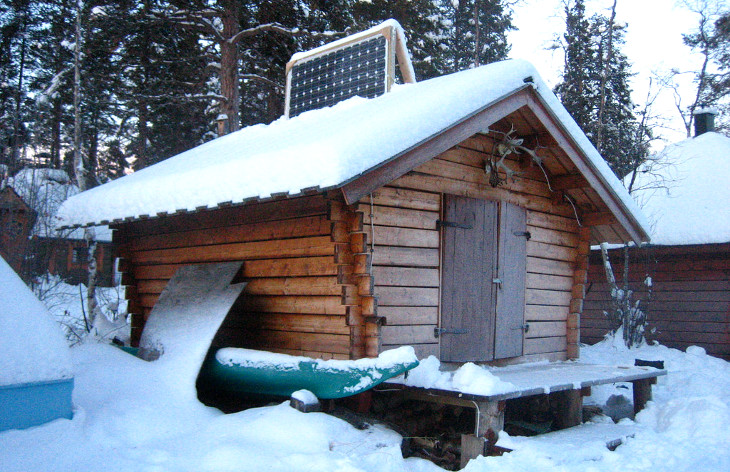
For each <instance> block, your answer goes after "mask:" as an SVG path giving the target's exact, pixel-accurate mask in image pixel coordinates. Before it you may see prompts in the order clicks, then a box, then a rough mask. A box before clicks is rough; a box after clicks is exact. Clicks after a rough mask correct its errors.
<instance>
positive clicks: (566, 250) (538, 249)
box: [527, 241, 578, 262]
mask: <svg viewBox="0 0 730 472" xmlns="http://www.w3.org/2000/svg"><path fill="white" fill-rule="evenodd" d="M527 255H528V256H532V257H541V258H543V259H553V260H557V261H564V262H575V261H576V260H577V258H578V251H577V250H576V249H575V248H572V247H565V246H556V245H554V244H546V243H541V242H537V241H527Z"/></svg>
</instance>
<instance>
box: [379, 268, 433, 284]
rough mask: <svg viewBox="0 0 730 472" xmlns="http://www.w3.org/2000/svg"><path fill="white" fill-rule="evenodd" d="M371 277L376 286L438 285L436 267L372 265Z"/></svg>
mask: <svg viewBox="0 0 730 472" xmlns="http://www.w3.org/2000/svg"><path fill="white" fill-rule="evenodd" d="M373 277H374V279H375V285H377V286H385V285H390V286H399V287H438V286H439V271H438V269H426V268H414V267H387V266H375V267H373Z"/></svg>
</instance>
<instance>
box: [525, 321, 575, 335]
mask: <svg viewBox="0 0 730 472" xmlns="http://www.w3.org/2000/svg"><path fill="white" fill-rule="evenodd" d="M566 331H567V327H566V325H565V322H564V321H533V322H531V323H530V329H529V330H528V331H527V333H526V334H525V338H526V339H530V338H546V337H554V336H565V333H566Z"/></svg>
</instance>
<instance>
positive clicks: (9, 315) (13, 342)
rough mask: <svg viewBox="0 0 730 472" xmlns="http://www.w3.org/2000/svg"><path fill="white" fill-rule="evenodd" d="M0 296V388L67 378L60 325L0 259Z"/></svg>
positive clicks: (68, 370)
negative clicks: (0, 351)
mask: <svg viewBox="0 0 730 472" xmlns="http://www.w3.org/2000/svg"><path fill="white" fill-rule="evenodd" d="M0 294H1V295H0V333H2V337H3V340H2V346H3V353H2V355H3V361H2V368H1V369H0V387H2V386H5V385H15V384H25V383H31V382H45V381H49V380H59V379H66V378H70V377H71V376H72V369H71V356H70V354H69V350H68V346H67V345H66V341H65V340H64V339H63V334H62V333H61V328H60V326H58V325H57V324H56V323H55V321H54V320H53V319H52V318H51V315H50V314H49V313H48V310H47V309H46V307H45V306H44V305H43V303H41V302H40V300H38V299H37V298H36V296H35V295H34V294H33V292H31V291H30V289H29V288H28V287H27V286H26V285H25V283H23V281H22V280H21V279H20V277H18V275H17V274H16V273H15V271H14V270H13V269H12V268H11V267H10V266H9V265H8V263H7V262H5V259H3V258H2V257H0Z"/></svg>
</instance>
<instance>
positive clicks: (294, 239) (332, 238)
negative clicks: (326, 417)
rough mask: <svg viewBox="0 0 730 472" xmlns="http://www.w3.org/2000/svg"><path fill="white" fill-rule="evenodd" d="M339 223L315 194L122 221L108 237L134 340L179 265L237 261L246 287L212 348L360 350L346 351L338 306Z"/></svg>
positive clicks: (347, 333) (347, 335)
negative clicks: (117, 263) (118, 268)
mask: <svg viewBox="0 0 730 472" xmlns="http://www.w3.org/2000/svg"><path fill="white" fill-rule="evenodd" d="M336 205H337V204H336V203H335V204H334V206H336ZM333 215H338V216H334V217H333ZM341 222H342V215H341V212H338V211H337V209H336V208H335V209H334V210H333V202H332V201H331V200H329V199H328V198H326V197H324V196H322V195H316V196H309V197H301V198H296V199H289V200H279V201H270V202H266V203H257V204H250V205H246V206H242V207H231V208H227V209H220V210H214V211H201V212H198V213H193V214H185V215H177V216H169V217H163V218H155V219H150V220H143V221H139V222H133V223H128V224H126V225H121V226H120V227H119V228H118V231H116V232H115V233H118V237H117V239H116V242H117V244H118V247H119V253H120V255H121V257H122V258H123V264H122V267H123V270H124V272H125V273H124V276H123V283H124V285H126V286H127V297H128V298H129V300H130V312H131V313H133V314H134V315H133V321H132V324H133V338H134V339H135V340H137V341H138V340H139V336H140V334H141V330H142V328H143V326H144V321H145V320H146V318H147V316H149V313H150V311H151V309H152V307H153V306H154V304H155V301H156V300H157V298H158V296H159V294H160V293H161V291H162V290H163V288H164V287H165V285H166V284H167V282H168V280H169V279H170V278H171V277H172V275H173V274H174V272H175V270H176V269H177V268H179V267H180V266H182V265H185V264H193V263H203V262H224V261H236V260H243V261H245V262H244V265H243V273H242V274H241V275H242V278H243V280H246V281H248V285H247V286H246V288H245V290H244V295H243V297H242V298H241V299H240V300H239V303H237V305H236V306H235V307H234V309H233V310H232V311H231V314H230V316H229V317H228V318H227V320H226V322H225V324H224V326H223V327H222V328H221V330H220V331H219V334H218V336H217V339H216V341H215V342H216V344H218V345H229V346H238V347H247V348H257V349H266V350H271V351H276V352H283V353H290V354H297V355H308V356H313V357H319V358H341V359H344V358H349V357H350V356H351V355H352V354H353V352H354V353H355V354H362V349H360V350H359V351H358V350H356V351H353V346H352V345H351V327H350V326H349V325H348V320H347V317H348V315H351V313H350V312H349V311H348V306H347V304H346V303H343V298H344V296H345V293H346V292H347V293H351V290H349V289H346V288H345V287H346V286H344V285H343V284H342V283H341V276H342V273H344V272H347V271H348V270H347V269H345V268H344V267H345V266H344V265H338V263H337V258H338V257H339V258H340V260H341V261H344V262H343V263H342V264H344V263H349V264H350V265H352V257H351V256H348V255H347V254H341V253H340V252H338V251H341V250H342V249H343V247H342V244H341V243H340V241H337V240H336V239H337V237H338V236H337V234H339V231H340V230H341V226H342V223H341ZM346 236H347V237H349V232H347V234H346ZM345 245H347V244H345ZM350 272H351V270H350Z"/></svg>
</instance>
